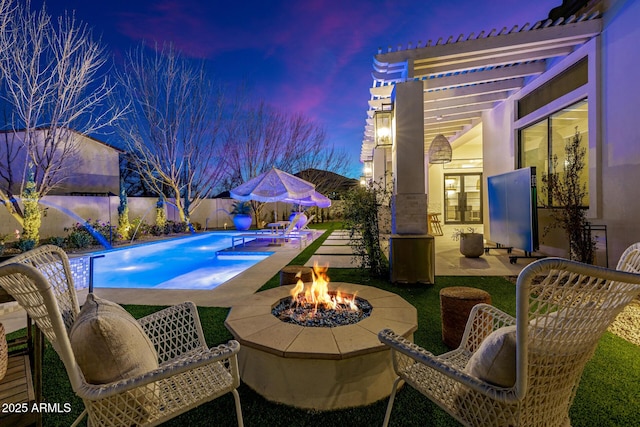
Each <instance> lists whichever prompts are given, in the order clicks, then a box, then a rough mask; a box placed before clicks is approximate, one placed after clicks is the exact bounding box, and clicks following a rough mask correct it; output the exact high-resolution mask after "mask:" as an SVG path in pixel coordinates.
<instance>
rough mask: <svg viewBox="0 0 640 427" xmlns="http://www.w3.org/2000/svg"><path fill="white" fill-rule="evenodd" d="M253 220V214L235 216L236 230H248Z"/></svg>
mask: <svg viewBox="0 0 640 427" xmlns="http://www.w3.org/2000/svg"><path fill="white" fill-rule="evenodd" d="M252 222H253V219H252V218H251V215H247V214H237V215H235V216H234V217H233V225H234V226H235V227H236V230H240V231H244V230H248V229H249V227H251V223H252Z"/></svg>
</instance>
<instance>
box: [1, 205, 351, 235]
mask: <svg viewBox="0 0 640 427" xmlns="http://www.w3.org/2000/svg"><path fill="white" fill-rule="evenodd" d="M127 200H128V205H129V221H132V220H133V219H134V218H138V217H139V218H141V219H142V220H143V221H144V222H146V223H148V224H153V223H154V222H155V207H156V203H157V201H158V199H157V198H155V197H129V198H128V199H127ZM233 202H234V200H233V199H206V200H203V201H202V203H201V204H200V205H199V206H198V207H197V208H196V209H195V210H194V211H193V212H192V214H191V222H192V223H198V224H200V226H201V227H202V228H203V229H224V228H229V229H233V221H232V219H231V216H230V215H229V214H228V213H227V212H229V211H230V210H231V206H232V204H233ZM119 204H120V199H119V197H117V196H112V197H106V196H45V197H43V198H42V200H41V203H40V206H41V208H42V209H43V216H42V226H41V228H40V238H41V239H46V238H48V237H52V236H60V237H64V236H66V235H67V234H68V233H67V232H66V231H65V230H64V229H65V228H70V227H72V226H73V225H75V224H76V223H78V222H84V221H86V220H90V222H93V221H95V220H98V221H99V222H101V223H107V224H108V223H109V219H110V218H111V223H112V224H113V225H114V226H116V225H117V224H118V205H119ZM165 206H166V207H165V210H166V213H167V219H168V220H171V221H176V222H177V221H179V219H180V216H179V215H178V212H177V209H176V207H175V206H174V205H173V204H172V203H171V201H170V200H169V201H168V202H167V203H166V205H165ZM292 208H293V206H292V205H291V204H289V203H280V202H278V203H267V204H266V205H265V206H264V208H263V209H262V214H261V216H262V219H263V220H265V221H267V222H269V221H273V218H274V215H275V213H277V216H278V220H281V219H283V218H288V216H289V213H290V211H291V209H292ZM312 210H315V208H312ZM322 211H323V218H324V217H326V215H327V213H329V214H330V215H331V218H334V219H335V218H338V217H341V212H342V209H341V207H340V203H339V202H336V203H335V204H334V206H332V207H331V208H328V209H323V210H322ZM316 220H320V216H319V215H318V217H317V218H316ZM16 230H17V231H18V232H19V233H22V227H21V226H20V225H19V224H18V222H17V221H16V220H15V219H14V218H13V217H12V216H11V215H10V214H9V212H8V211H7V209H6V208H3V207H2V206H0V235H4V234H9V235H11V238H10V239H9V240H10V241H11V240H15V234H16Z"/></svg>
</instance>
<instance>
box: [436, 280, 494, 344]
mask: <svg viewBox="0 0 640 427" xmlns="http://www.w3.org/2000/svg"><path fill="white" fill-rule="evenodd" d="M480 303H486V304H491V295H489V293H488V292H486V291H483V290H482V289H477V288H468V287H465V286H452V287H449V288H442V289H441V290H440V315H441V317H442V341H443V342H444V343H445V344H446V345H447V346H448V347H449V348H457V347H458V346H459V345H460V341H461V340H462V335H463V334H464V328H465V326H466V325H467V319H468V318H469V313H470V312H471V309H472V308H473V306H474V305H476V304H480Z"/></svg>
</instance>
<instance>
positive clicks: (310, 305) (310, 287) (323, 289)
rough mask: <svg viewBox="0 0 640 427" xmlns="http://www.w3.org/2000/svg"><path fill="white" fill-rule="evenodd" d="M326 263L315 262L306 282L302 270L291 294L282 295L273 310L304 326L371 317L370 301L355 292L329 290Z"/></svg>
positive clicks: (335, 324) (333, 324)
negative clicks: (311, 279) (324, 265)
mask: <svg viewBox="0 0 640 427" xmlns="http://www.w3.org/2000/svg"><path fill="white" fill-rule="evenodd" d="M327 270H328V266H327V267H319V266H318V264H317V263H316V264H314V266H313V272H312V277H313V282H312V283H311V284H305V283H304V282H303V281H302V280H301V274H302V273H301V272H300V273H298V275H297V276H296V277H297V278H298V282H297V284H296V285H295V286H294V287H293V289H292V290H291V293H290V295H291V296H290V297H289V298H284V299H282V300H281V301H280V302H279V303H278V304H277V305H276V306H275V307H274V309H273V310H272V313H273V315H274V316H276V317H278V318H279V319H280V320H282V321H284V322H290V323H296V324H299V325H302V326H321V327H332V326H340V325H347V324H353V323H357V322H359V321H360V320H362V319H364V318H365V317H368V316H369V314H370V313H371V305H370V304H369V302H368V301H366V300H364V299H362V298H358V297H357V296H356V294H347V293H344V292H340V291H329V276H327Z"/></svg>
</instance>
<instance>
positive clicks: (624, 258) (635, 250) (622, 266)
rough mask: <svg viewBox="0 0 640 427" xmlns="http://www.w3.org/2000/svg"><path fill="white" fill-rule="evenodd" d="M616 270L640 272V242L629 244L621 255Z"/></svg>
mask: <svg viewBox="0 0 640 427" xmlns="http://www.w3.org/2000/svg"><path fill="white" fill-rule="evenodd" d="M616 270H622V271H628V272H631V273H638V274H640V242H638V243H634V244H632V245H631V246H629V247H628V248H627V249H625V251H624V252H623V253H622V255H620V259H619V260H618V265H617V266H616Z"/></svg>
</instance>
